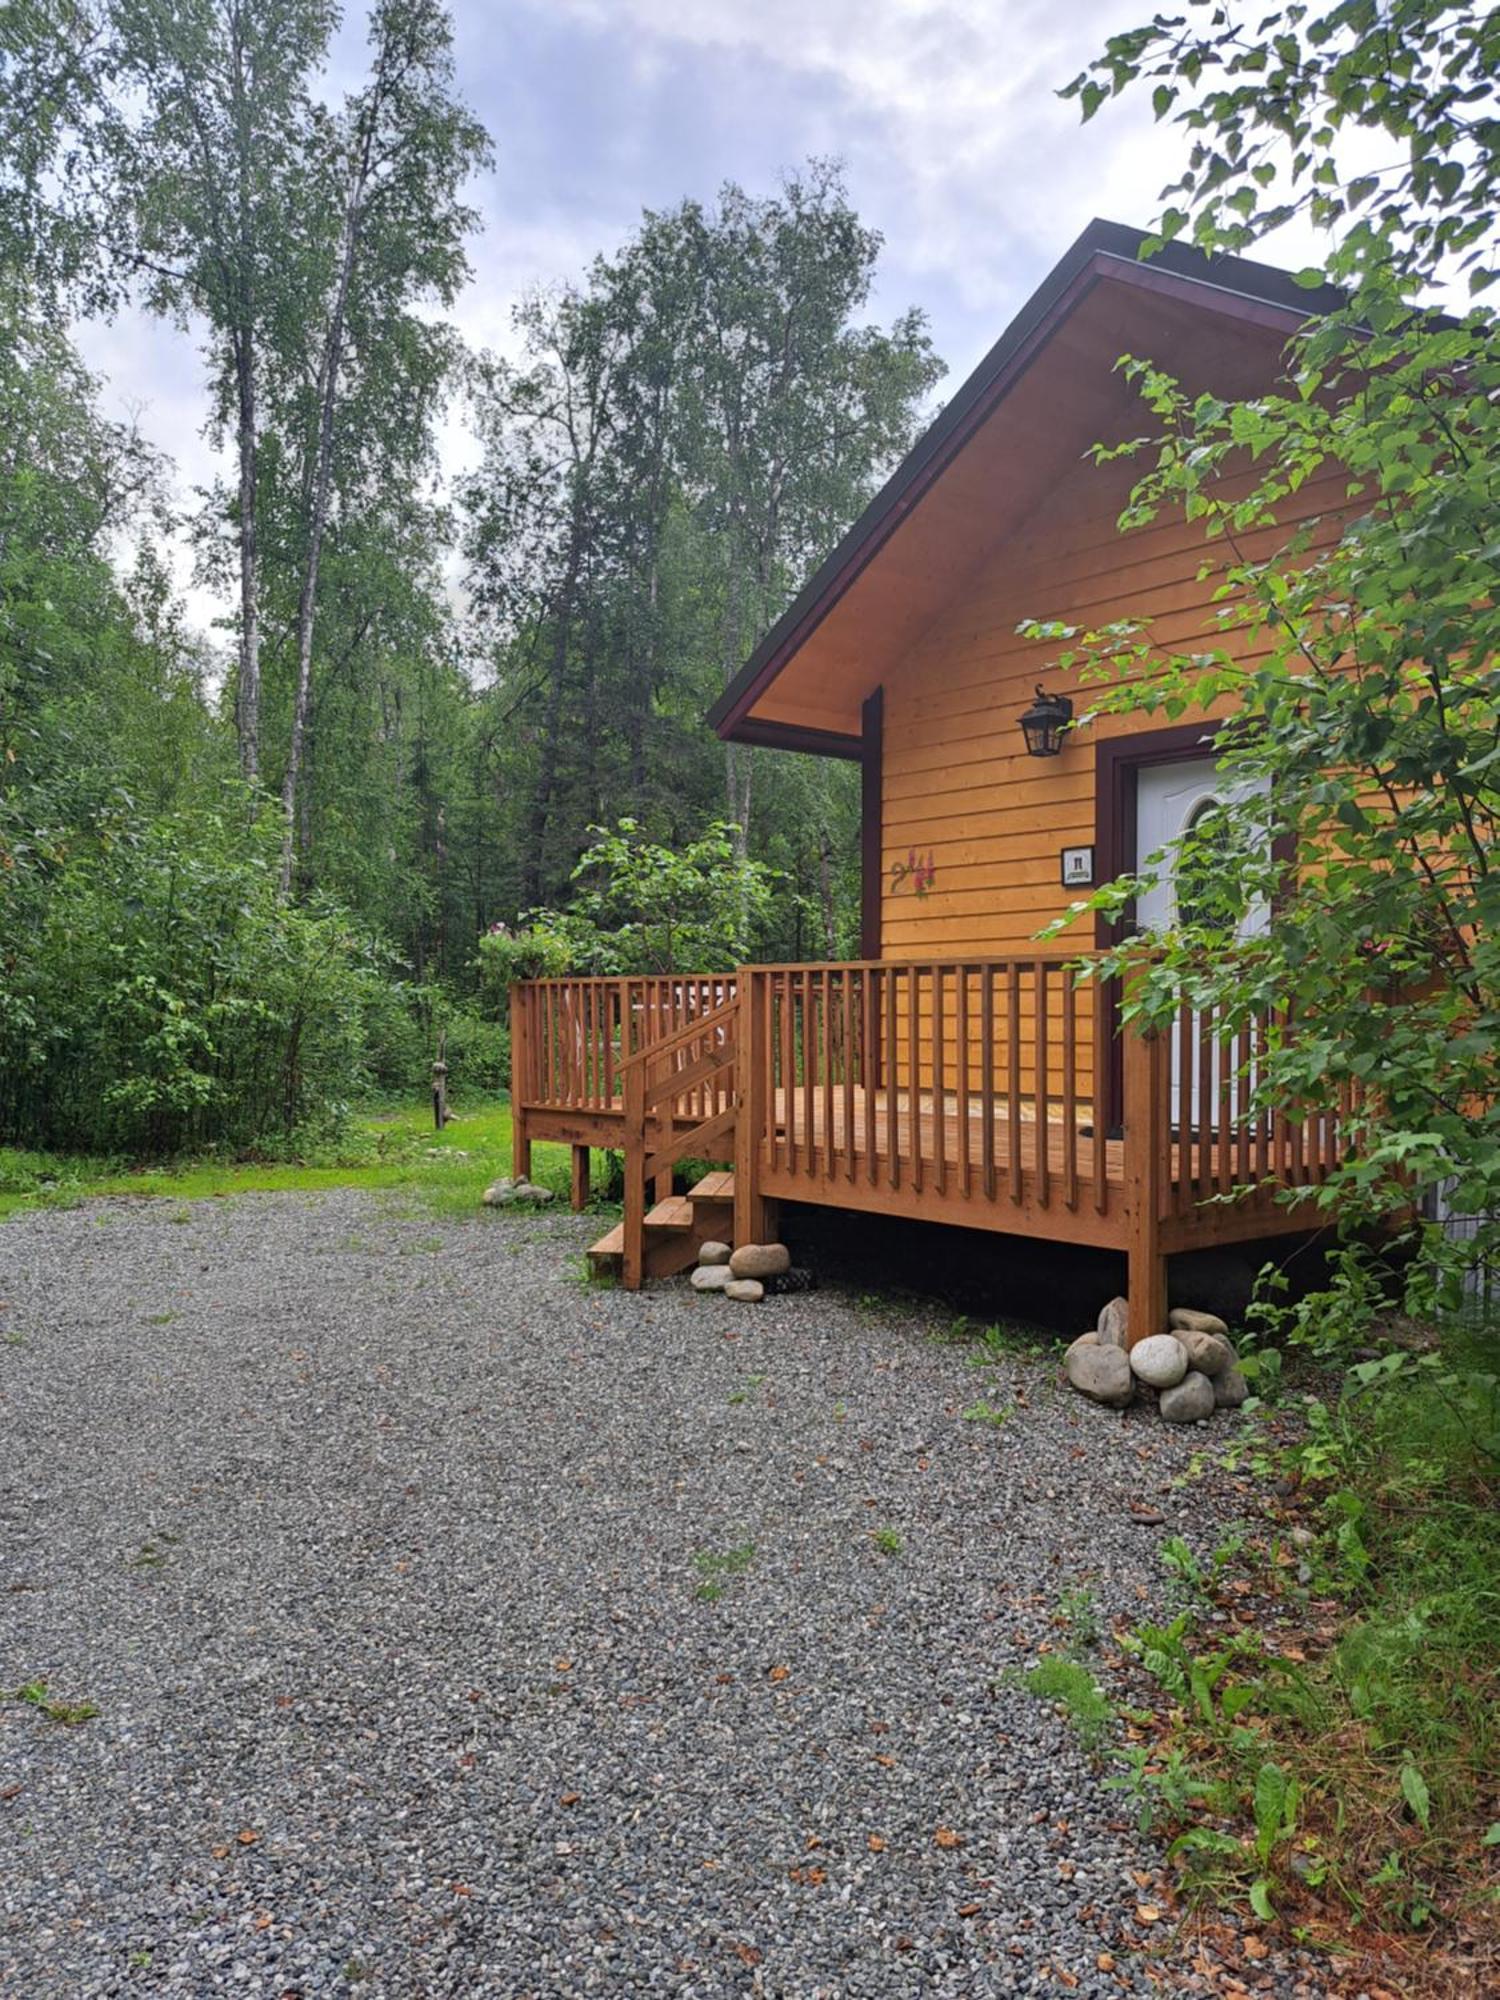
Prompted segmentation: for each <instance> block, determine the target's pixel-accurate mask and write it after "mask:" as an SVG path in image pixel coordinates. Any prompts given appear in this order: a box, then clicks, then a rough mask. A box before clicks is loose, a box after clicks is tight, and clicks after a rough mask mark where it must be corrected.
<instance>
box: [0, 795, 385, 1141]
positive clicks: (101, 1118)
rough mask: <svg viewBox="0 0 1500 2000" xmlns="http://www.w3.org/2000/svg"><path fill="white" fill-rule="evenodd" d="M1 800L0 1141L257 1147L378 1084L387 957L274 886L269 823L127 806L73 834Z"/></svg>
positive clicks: (345, 920) (341, 920) (347, 921)
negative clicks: (375, 1030)
mask: <svg viewBox="0 0 1500 2000" xmlns="http://www.w3.org/2000/svg"><path fill="white" fill-rule="evenodd" d="M235 804H236V805H237V804H238V799H236V800H235ZM0 810H3V811H4V812H5V814H6V815H7V816H6V817H5V818H0V852H3V854H4V856H5V859H6V863H7V865H6V868H5V871H4V874H3V876H0V882H3V888H0V936H3V937H4V940H5V945H4V955H3V957H0V1137H5V1138H9V1139H14V1140H16V1141H18V1142H20V1143H22V1144H28V1145H36V1146H41V1147H60V1148H69V1149H77V1150H82V1151H88V1152H96V1153H98V1152H124V1153H129V1154H133V1155H161V1154H166V1153H172V1152H177V1151H182V1150H185V1149H188V1148H192V1147H201V1146H205V1145H212V1144H226V1145H230V1146H235V1147H253V1146H256V1145H258V1144H264V1143H266V1142H268V1141H269V1140H270V1139H271V1138H272V1137H273V1136H277V1135H280V1136H282V1137H284V1136H285V1135H286V1134H287V1133H289V1132H292V1131H294V1130H298V1129H300V1128H308V1127H311V1126H315V1125H317V1124H319V1123H321V1124H323V1125H325V1126H326V1125H329V1124H332V1123H337V1122H338V1120H339V1119H340V1116H341V1114H342V1112H343V1111H344V1110H345V1109H346V1108H347V1106H348V1105H349V1103H350V1102H351V1101H353V1100H354V1099H356V1098H357V1097H359V1096H360V1095H362V1094H364V1093H365V1091H366V1090H367V1089H368V1087H369V1083H370V1061H369V1057H370V1044H369V1040H368V1014H369V1010H370V1009H371V1008H372V1007H373V1006H374V1005H375V1004H376V996H377V994H378V989H379V987H380V985H381V983H382V981H383V979H384V977H385V970H386V968H385V964H384V959H383V954H382V953H381V952H380V950H379V949H378V947H377V946H376V945H375V943H374V942H373V940H372V939H371V938H370V937H369V936H368V935H367V934H366V933H364V932H363V931H362V930H360V928H359V927H358V926H357V925H356V924H355V923H354V922H353V920H352V919H351V918H349V917H348V916H347V915H346V914H345V913H344V912H342V911H339V910H337V909H334V908H330V907H317V906H315V907H311V908H298V907H296V906H294V905H291V904H288V903H285V902H283V901H281V900H280V899H279V898H278V896H277V894H276V886H275V885H276V874H275V866H274V832H273V830H272V829H271V828H270V827H269V826H266V827H250V826H246V825H245V824H244V823H243V821H242V820H241V819H240V817H239V814H238V812H236V811H233V810H230V811H226V812H223V813H220V812H215V811H194V812H185V813H179V814H165V815H161V816H157V817H149V816H146V815H143V814H142V813H140V812H139V811H138V810H137V809H136V808H135V807H134V806H133V804H132V802H131V801H129V800H128V799H124V798H120V799H117V800H116V801H115V802H114V804H113V805H112V806H111V807H110V808H109V809H108V810H106V811H104V812H102V813H100V814H98V815H96V816H95V818H94V819H93V821H92V822H91V824H89V825H88V826H87V827H86V828H85V829H84V830H83V831H81V832H69V833H67V834H63V833H61V832H53V831H50V830H48V829H46V828H43V829H41V830H36V829H34V828H26V827H23V826H22V825H20V824H19V823H18V822H19V817H20V816H19V814H18V813H17V812H16V811H15V809H14V808H12V807H8V806H7V807H4V808H0Z"/></svg>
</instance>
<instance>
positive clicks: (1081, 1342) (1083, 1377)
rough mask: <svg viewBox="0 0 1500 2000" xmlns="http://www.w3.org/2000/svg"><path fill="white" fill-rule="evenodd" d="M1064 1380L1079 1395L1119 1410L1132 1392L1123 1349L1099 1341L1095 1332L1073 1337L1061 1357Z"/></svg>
mask: <svg viewBox="0 0 1500 2000" xmlns="http://www.w3.org/2000/svg"><path fill="white" fill-rule="evenodd" d="M1063 1367H1064V1369H1065V1370H1066V1372H1067V1377H1068V1380H1069V1381H1070V1382H1071V1383H1072V1385H1073V1387H1074V1388H1075V1389H1076V1390H1077V1391H1078V1393H1079V1394H1080V1395H1081V1396H1088V1397H1089V1398H1090V1399H1091V1400H1092V1401H1093V1402H1096V1403H1107V1404H1108V1405H1109V1406H1110V1408H1112V1409H1116V1410H1121V1409H1123V1408H1124V1407H1125V1405H1126V1404H1127V1403H1128V1402H1129V1401H1130V1399H1131V1397H1132V1396H1133V1395H1134V1394H1135V1379H1134V1377H1133V1376H1132V1375H1131V1372H1130V1363H1129V1362H1128V1361H1127V1360H1126V1358H1125V1350H1124V1349H1123V1348H1120V1347H1105V1346H1103V1345H1101V1343H1100V1340H1099V1336H1098V1334H1097V1333H1086V1334H1084V1335H1083V1336H1082V1337H1081V1338H1080V1339H1078V1340H1075V1341H1074V1342H1073V1345H1072V1346H1071V1347H1070V1348H1069V1349H1068V1352H1067V1355H1066V1357H1065V1359H1064V1361H1063Z"/></svg>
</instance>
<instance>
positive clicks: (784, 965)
mask: <svg viewBox="0 0 1500 2000" xmlns="http://www.w3.org/2000/svg"><path fill="white" fill-rule="evenodd" d="M1101 956H1102V953H1100V952H1098V951H1095V950H1093V949H1092V948H1090V949H1088V950H1078V951H1057V950H1055V949H1054V950H1050V951H1048V950H1043V949H1039V950H1037V951H1012V952H1004V953H999V954H997V953H993V952H965V953H962V954H958V953H949V954H944V953H942V952H931V953H923V954H920V955H913V956H912V957H909V958H807V959H788V960H777V961H773V962H770V963H766V964H756V965H742V966H740V968H739V970H740V971H741V972H742V973H750V972H907V971H925V970H927V969H928V968H929V967H931V966H941V967H942V969H943V970H944V972H952V971H954V970H955V969H957V968H961V967H968V968H969V969H970V970H971V971H978V970H982V969H983V968H984V967H986V966H1011V965H1036V964H1038V963H1040V964H1044V965H1079V964H1082V963H1083V961H1084V960H1086V959H1095V958H1099V957H1101Z"/></svg>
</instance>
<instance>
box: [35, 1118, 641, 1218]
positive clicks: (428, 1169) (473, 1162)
mask: <svg viewBox="0 0 1500 2000" xmlns="http://www.w3.org/2000/svg"><path fill="white" fill-rule="evenodd" d="M511 1137H512V1131H511V1117H510V1107H509V1106H508V1105H507V1104H506V1103H504V1102H503V1101H496V1100H495V1099H494V1098H485V1097H483V1096H468V1097H466V1098H464V1100H463V1101H462V1106H461V1109H460V1111H459V1113H458V1115H457V1116H456V1118H455V1119H454V1120H453V1122H452V1123H451V1124H449V1125H448V1126H446V1127H445V1128H444V1130H443V1131H442V1132H435V1131H434V1130H433V1126H432V1105H431V1100H430V1099H429V1098H428V1097H427V1096H426V1094H425V1093H424V1094H423V1095H422V1096H421V1097H420V1098H418V1099H416V1100H415V1101H403V1102H401V1103H399V1104H395V1105H386V1106H384V1107H383V1108H380V1109H378V1110H372V1111H364V1112H357V1113H356V1114H355V1115H354V1116H353V1117H352V1118H351V1119H350V1120H349V1122H348V1123H347V1124H346V1125H345V1126H344V1127H343V1128H342V1129H341V1130H340V1131H338V1132H335V1133H331V1134H327V1133H325V1134H316V1135H313V1134H306V1133H301V1134H298V1135H296V1136H295V1137H294V1139H293V1140H292V1141H290V1142H289V1143H288V1144H286V1145H285V1146H281V1147H278V1148H276V1149H274V1150H270V1151H268V1155H267V1156H265V1157H258V1158H256V1159H254V1160H246V1159H243V1158H240V1157H235V1156H231V1155H230V1154H229V1153H227V1152H225V1153H220V1154H218V1155H212V1154H207V1155H198V1156H196V1157H194V1158H192V1159H190V1160H179V1161H168V1162H163V1163H161V1164H159V1165H156V1166H151V1167H142V1166H139V1165H135V1166H127V1165H125V1164H124V1163H123V1162H121V1161H118V1160H109V1159H103V1158H97V1157H94V1158H91V1157H88V1156H85V1155H78V1154H45V1153H36V1152H27V1151H22V1150H20V1149H18V1148H13V1147H7V1146H0V1218H3V1217H4V1216H6V1215H9V1214H11V1213H13V1212H15V1211H17V1210H21V1209H29V1208H51V1207H71V1206H72V1205H74V1204H75V1203H77V1202H78V1201H80V1200H82V1199H84V1198H85V1197H89V1196H96V1195H113V1196H116V1197H119V1196H124V1195H133V1196H137V1197H139V1198H141V1199H147V1198H151V1199H155V1198H161V1199H166V1200H173V1201H178V1202H188V1201H197V1200H203V1199H206V1198H208V1197H216V1198H226V1197H229V1196H233V1195H236V1194H247V1193H252V1192H256V1191H266V1192H278V1191H303V1192H311V1191H314V1190H317V1189H323V1188H335V1187H357V1188H366V1189H369V1190H371V1191H372V1192H377V1193H379V1194H380V1195H381V1196H382V1198H383V1199H384V1200H386V1201H388V1202H389V1203H390V1204H392V1205H393V1207H397V1208H399V1210H400V1212H402V1213H418V1214H421V1213H426V1212H432V1213H435V1214H437V1215H440V1216H441V1215H460V1216H465V1217H468V1218H471V1219H472V1218H473V1217H474V1216H475V1215H476V1214H478V1213H479V1212H480V1197H481V1195H482V1194H483V1192H484V1190H485V1188H486V1187H487V1186H488V1185H489V1184H490V1182H491V1181H493V1180H495V1179H496V1178H497V1177H498V1176H499V1175H500V1174H502V1173H509V1171H510V1163H511ZM608 1159H609V1155H607V1154H600V1153H596V1154H595V1155H594V1156H593V1167H594V1184H595V1186H600V1185H602V1183H603V1180H604V1172H605V1167H606V1164H607V1162H608ZM569 1171H570V1156H569V1151H568V1148H567V1147H566V1146H555V1145H550V1144H546V1143H542V1142H538V1143H537V1145H536V1146H535V1147H534V1149H533V1165H532V1178H533V1179H534V1180H535V1181H537V1182H539V1183H540V1184H541V1185H542V1186H544V1187H550V1188H551V1189H552V1190H553V1192H554V1193H555V1194H557V1195H558V1196H559V1197H562V1198H566V1196H567V1192H568V1183H569ZM183 1213H184V1214H186V1213H188V1211H186V1210H184V1211H183ZM519 1213H520V1212H519V1211H517V1210H507V1209H488V1208H487V1209H484V1210H483V1214H484V1216H485V1218H486V1222H487V1224H488V1222H489V1220H491V1219H493V1221H494V1222H495V1223H497V1224H501V1223H503V1221H504V1219H505V1218H507V1217H509V1218H511V1219H513V1220H515V1219H519Z"/></svg>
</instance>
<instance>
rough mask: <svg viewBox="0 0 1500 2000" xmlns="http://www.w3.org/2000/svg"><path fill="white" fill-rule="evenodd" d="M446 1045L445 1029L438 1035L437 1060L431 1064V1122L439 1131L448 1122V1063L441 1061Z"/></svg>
mask: <svg viewBox="0 0 1500 2000" xmlns="http://www.w3.org/2000/svg"><path fill="white" fill-rule="evenodd" d="M447 1046H448V1035H447V1030H446V1029H445V1030H444V1031H443V1033H442V1034H441V1035H439V1036H438V1052H437V1060H436V1062H434V1064H433V1065H432V1122H433V1124H434V1125H435V1126H436V1127H437V1129H438V1131H439V1132H441V1131H442V1129H443V1127H444V1126H445V1125H446V1124H447V1122H448V1065H447V1063H445V1062H444V1061H443V1056H444V1053H445V1052H446V1049H447Z"/></svg>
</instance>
